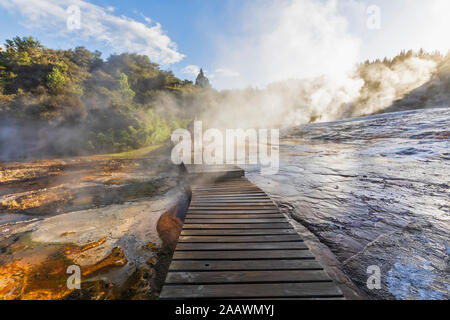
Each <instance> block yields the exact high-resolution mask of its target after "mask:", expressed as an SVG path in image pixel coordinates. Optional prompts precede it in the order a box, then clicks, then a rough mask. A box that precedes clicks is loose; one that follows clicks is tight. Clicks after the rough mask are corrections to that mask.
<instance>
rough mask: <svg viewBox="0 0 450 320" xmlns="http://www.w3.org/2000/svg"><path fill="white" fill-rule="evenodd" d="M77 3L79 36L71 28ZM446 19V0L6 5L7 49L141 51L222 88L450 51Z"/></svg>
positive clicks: (1, 24)
mask: <svg viewBox="0 0 450 320" xmlns="http://www.w3.org/2000/svg"><path fill="white" fill-rule="evenodd" d="M71 5H75V6H77V7H78V8H79V9H80V18H81V19H80V29H76V30H68V28H67V24H66V22H67V19H68V16H69V13H68V12H67V11H66V10H67V8H68V7H69V6H71ZM374 5H375V7H374V8H375V11H373V6H374ZM370 8H372V9H370ZM377 10H378V11H377ZM448 12H450V1H448V0H427V1H422V0H392V1H388V0H372V1H362V0H361V1H359V0H170V1H163V0H149V1H138V0H129V1H119V0H0V42H1V43H3V42H4V40H5V39H8V38H11V37H14V36H16V35H19V36H28V35H33V36H34V37H36V38H38V39H39V40H41V42H42V43H43V44H44V45H46V46H48V47H52V48H64V49H66V48H72V47H75V46H79V45H83V46H86V47H87V48H89V49H90V50H100V51H102V52H103V53H104V58H106V57H107V56H108V55H109V54H111V53H121V52H125V51H136V52H138V53H141V54H147V55H148V56H149V57H150V58H151V59H152V60H153V61H155V62H158V63H160V64H162V66H163V68H164V69H171V70H173V71H174V72H175V74H176V75H178V76H179V77H181V78H188V79H191V80H192V79H194V78H195V74H196V72H197V71H198V68H199V67H204V68H205V69H206V70H207V74H208V75H209V77H210V78H211V80H212V82H213V84H214V85H215V87H217V88H219V89H223V88H234V87H246V86H264V85H266V84H268V83H270V82H273V81H281V80H285V79H288V78H305V77H312V76H318V75H321V74H329V75H331V76H335V77H336V76H339V75H341V74H343V73H346V72H348V71H349V70H350V69H351V68H352V66H353V65H354V64H355V63H357V62H359V61H361V60H364V59H374V58H377V57H380V58H383V57H384V56H393V55H395V54H397V53H398V52H399V51H400V50H402V49H416V50H417V49H419V48H420V47H424V48H425V49H427V50H436V49H438V50H441V51H444V52H446V51H447V50H449V48H450V38H449V37H448V32H449V31H450V22H449V19H447V15H448ZM370 19H372V20H370ZM373 19H375V20H373ZM374 21H375V24H373V22H374ZM377 21H378V22H379V25H377V23H376V22H377ZM368 23H369V24H370V23H372V24H371V26H372V27H370V26H369V27H368ZM374 26H375V27H374Z"/></svg>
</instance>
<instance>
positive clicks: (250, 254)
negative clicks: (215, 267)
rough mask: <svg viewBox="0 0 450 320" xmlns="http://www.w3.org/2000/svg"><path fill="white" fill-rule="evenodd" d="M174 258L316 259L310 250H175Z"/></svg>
mask: <svg viewBox="0 0 450 320" xmlns="http://www.w3.org/2000/svg"><path fill="white" fill-rule="evenodd" d="M173 259H174V260H229V261H231V260H273V259H288V260H293V259H294V260H297V259H314V256H313V254H312V253H311V252H310V251H309V250H255V251H175V253H174V255H173Z"/></svg>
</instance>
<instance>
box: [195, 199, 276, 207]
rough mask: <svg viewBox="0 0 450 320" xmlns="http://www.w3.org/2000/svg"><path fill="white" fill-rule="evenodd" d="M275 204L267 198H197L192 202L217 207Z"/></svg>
mask: <svg viewBox="0 0 450 320" xmlns="http://www.w3.org/2000/svg"><path fill="white" fill-rule="evenodd" d="M269 204H273V201H272V200H266V199H229V200H208V199H206V200H200V199H198V200H197V199H196V200H194V201H192V202H191V205H192V206H193V207H215V206H224V205H227V206H233V205H238V206H240V205H256V206H257V205H263V206H265V205H269Z"/></svg>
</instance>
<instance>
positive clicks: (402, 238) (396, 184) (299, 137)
mask: <svg viewBox="0 0 450 320" xmlns="http://www.w3.org/2000/svg"><path fill="white" fill-rule="evenodd" d="M449 128H450V109H434V110H426V111H425V110H422V111H414V112H403V113H397V114H387V115H380V116H374V117H369V118H362V119H354V120H350V121H340V122H335V123H328V124H318V125H308V126H304V127H301V128H298V129H295V130H291V131H290V132H287V133H286V134H285V138H284V139H282V141H281V146H280V158H281V159H280V171H279V173H278V174H277V175H273V176H261V175H260V174H259V169H258V168H255V167H254V168H250V167H248V168H247V176H248V177H249V178H250V180H252V182H254V183H256V184H257V185H258V186H260V187H261V188H262V189H264V190H265V191H266V192H268V193H269V194H270V195H271V196H272V197H273V198H274V199H275V200H276V201H277V203H278V205H279V206H280V208H281V209H282V211H283V212H285V213H286V214H287V215H288V216H290V217H292V218H293V219H294V220H296V221H298V222H299V223H300V224H302V225H303V226H304V227H306V228H307V229H309V230H310V231H311V232H312V233H313V234H314V235H315V236H317V238H319V240H320V241H321V242H322V243H324V244H325V245H326V246H328V248H330V249H331V251H332V252H333V253H334V255H335V256H336V257H337V259H338V260H339V262H340V268H342V269H343V270H344V271H345V273H346V274H347V275H348V276H349V277H350V278H351V279H352V280H353V282H354V283H355V284H356V285H358V287H359V288H360V289H361V290H363V291H364V292H365V293H366V294H367V296H368V297H371V298H373V299H449V298H450V296H449V289H450V267H449V253H450V238H449V234H450V176H449V172H450V162H449V160H450V154H449V150H450V131H449ZM370 266H378V267H379V268H380V270H381V289H373V290H371V289H369V288H368V287H367V285H366V284H367V279H368V278H369V274H368V273H367V268H368V267H370Z"/></svg>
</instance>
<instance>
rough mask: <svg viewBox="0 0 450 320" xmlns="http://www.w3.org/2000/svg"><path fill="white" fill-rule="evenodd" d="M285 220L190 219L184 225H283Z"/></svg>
mask: <svg viewBox="0 0 450 320" xmlns="http://www.w3.org/2000/svg"><path fill="white" fill-rule="evenodd" d="M285 221H286V219H284V218H278V219H212V218H211V219H190V218H187V219H186V220H185V223H212V224H233V223H234V224H236V223H238V224H241V223H248V224H252V223H283V222H285Z"/></svg>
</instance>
